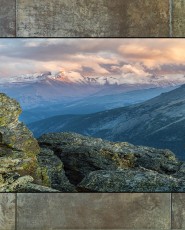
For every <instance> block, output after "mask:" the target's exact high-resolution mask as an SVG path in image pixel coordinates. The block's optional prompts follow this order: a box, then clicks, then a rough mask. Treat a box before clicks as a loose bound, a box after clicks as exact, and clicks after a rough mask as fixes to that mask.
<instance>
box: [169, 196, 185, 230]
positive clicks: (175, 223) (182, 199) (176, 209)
mask: <svg viewBox="0 0 185 230" xmlns="http://www.w3.org/2000/svg"><path fill="white" fill-rule="evenodd" d="M172 229H185V193H174V194H172Z"/></svg>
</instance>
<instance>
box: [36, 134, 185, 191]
mask: <svg viewBox="0 0 185 230" xmlns="http://www.w3.org/2000/svg"><path fill="white" fill-rule="evenodd" d="M39 143H40V146H41V147H43V148H48V149H51V150H52V151H53V152H54V153H55V154H56V155H57V156H58V157H59V158H60V159H61V161H62V162H63V164H64V170H65V173H66V176H67V177H68V179H69V181H70V182H71V183H72V184H74V185H76V186H77V190H78V191H80V192H83V191H90V192H154V191H155V192H171V191H174V192H175V191H179V192H181V191H185V175H184V171H185V170H184V168H185V167H184V163H183V162H180V161H178V160H177V159H176V157H175V155H174V154H173V153H172V152H171V151H169V150H161V149H155V148H149V147H144V146H134V145H132V144H129V143H126V142H109V141H104V140H102V139H100V138H91V137H87V136H82V135H79V134H76V133H53V134H52V133H50V134H44V135H43V136H41V137H40V138H39Z"/></svg>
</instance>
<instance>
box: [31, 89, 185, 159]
mask: <svg viewBox="0 0 185 230" xmlns="http://www.w3.org/2000/svg"><path fill="white" fill-rule="evenodd" d="M29 127H30V129H31V130H32V131H33V132H34V134H35V135H36V136H39V135H41V134H42V133H45V132H51V131H52V132H59V131H74V132H78V133H81V134H86V135H91V136H96V137H101V138H105V139H107V140H113V141H128V142H131V143H133V144H139V145H147V146H153V147H159V148H169V149H171V150H173V151H174V152H175V153H176V154H177V155H178V156H179V157H180V158H181V159H185V157H184V155H185V85H183V86H181V87H179V88H177V89H175V90H172V91H170V92H167V93H163V94H161V95H160V96H157V97H155V98H153V99H150V100H148V101H146V102H143V103H140V104H137V105H132V106H127V107H123V108H118V109H113V110H106V111H103V112H99V113H95V114H89V115H83V116H70V115H69V116H57V117H52V118H49V119H46V120H43V121H39V122H36V123H32V124H30V125H29ZM46 127H48V129H47V128H46Z"/></svg>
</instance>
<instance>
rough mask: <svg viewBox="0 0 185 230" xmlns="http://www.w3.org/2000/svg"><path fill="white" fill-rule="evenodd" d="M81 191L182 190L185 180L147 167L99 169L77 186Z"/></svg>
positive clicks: (184, 188) (184, 189) (184, 187)
mask: <svg viewBox="0 0 185 230" xmlns="http://www.w3.org/2000/svg"><path fill="white" fill-rule="evenodd" d="M77 189H78V191H80V192H170V191H171V192H181V191H185V181H184V180H181V179H177V178H174V177H172V176H168V175H164V174H160V173H158V172H155V171H152V170H147V169H142V168H139V169H122V170H115V171H108V170H99V171H95V172H91V173H89V174H88V175H87V176H86V177H85V178H84V179H83V180H82V181H81V183H79V185H78V186H77Z"/></svg>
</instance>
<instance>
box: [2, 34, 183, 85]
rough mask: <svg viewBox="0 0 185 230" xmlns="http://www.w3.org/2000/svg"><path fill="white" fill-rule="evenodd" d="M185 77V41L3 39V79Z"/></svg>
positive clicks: (135, 79)
mask: <svg viewBox="0 0 185 230" xmlns="http://www.w3.org/2000/svg"><path fill="white" fill-rule="evenodd" d="M58 70H62V71H66V72H68V71H72V72H73V73H74V74H75V73H80V74H84V75H93V74H95V75H111V74H118V75H122V76H126V77H127V78H132V79H133V81H137V79H146V78H147V77H150V76H153V75H157V76H160V75H165V76H166V77H167V78H169V79H170V78H181V77H184V75H185V39H61V38H59V39H52V38H50V39H37V38H35V39H10V38H9V39H8V38H6V39H0V78H8V77H11V76H16V75H22V74H28V73H35V72H43V71H58Z"/></svg>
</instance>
